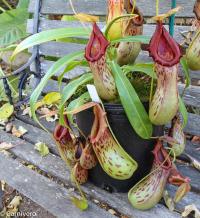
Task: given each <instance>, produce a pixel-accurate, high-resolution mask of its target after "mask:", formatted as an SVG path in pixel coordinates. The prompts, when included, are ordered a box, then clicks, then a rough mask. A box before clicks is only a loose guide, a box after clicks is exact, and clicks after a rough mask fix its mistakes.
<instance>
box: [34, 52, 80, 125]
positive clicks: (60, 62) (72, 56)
mask: <svg viewBox="0 0 200 218" xmlns="http://www.w3.org/2000/svg"><path fill="white" fill-rule="evenodd" d="M83 55H84V52H83V51H79V52H75V53H71V54H69V55H66V56H64V57H62V58H60V59H59V60H58V61H56V62H55V63H54V64H53V65H52V66H51V67H50V68H49V70H48V71H47V73H46V74H45V76H44V77H43V78H42V80H41V81H40V83H39V85H38V86H37V87H36V89H35V90H34V92H33V93H32V95H31V97H30V107H31V114H32V116H33V119H34V120H35V121H37V122H38V123H39V121H38V119H37V116H36V114H35V110H36V109H37V108H36V102H37V100H38V98H39V96H40V94H41V92H42V90H43V88H44V87H45V86H46V85H47V83H48V81H49V79H50V78H51V77H52V76H53V75H54V74H55V73H57V72H58V71H59V70H60V69H62V68H63V67H64V66H66V65H68V64H70V63H71V62H72V61H74V60H76V59H78V58H82V57H83ZM39 124H40V123H39Z"/></svg>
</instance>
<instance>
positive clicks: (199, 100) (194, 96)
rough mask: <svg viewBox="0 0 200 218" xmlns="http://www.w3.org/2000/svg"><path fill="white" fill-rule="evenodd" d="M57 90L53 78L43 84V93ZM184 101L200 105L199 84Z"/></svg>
mask: <svg viewBox="0 0 200 218" xmlns="http://www.w3.org/2000/svg"><path fill="white" fill-rule="evenodd" d="M65 86H66V83H63V84H62V86H61V89H63V88H64V87H65ZM183 89H184V85H183V84H179V92H180V93H182V90H183ZM52 91H54V92H57V91H59V89H58V82H57V81H55V80H49V81H48V85H47V86H45V88H44V89H43V93H48V92H52ZM184 101H185V104H186V105H190V106H193V107H197V108H199V107H200V87H199V86H190V87H189V88H188V89H187V90H186V92H185V95H184Z"/></svg>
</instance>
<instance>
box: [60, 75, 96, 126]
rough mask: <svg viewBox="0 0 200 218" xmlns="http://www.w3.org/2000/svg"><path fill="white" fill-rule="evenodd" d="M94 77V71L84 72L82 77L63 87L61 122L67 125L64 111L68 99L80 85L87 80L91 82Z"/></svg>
mask: <svg viewBox="0 0 200 218" xmlns="http://www.w3.org/2000/svg"><path fill="white" fill-rule="evenodd" d="M92 79H93V76H92V73H86V74H83V75H82V76H81V77H79V78H77V79H75V80H72V81H71V82H69V83H68V84H67V86H65V88H64V89H63V91H62V97H61V102H60V107H59V114H60V123H61V124H62V125H65V122H64V116H63V113H64V108H65V104H66V101H67V100H68V99H69V98H70V97H71V96H72V95H73V94H74V93H75V92H76V90H77V89H78V88H79V87H80V86H82V85H84V84H86V83H87V82H90V81H91V80H92Z"/></svg>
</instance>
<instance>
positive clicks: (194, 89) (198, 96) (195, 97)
mask: <svg viewBox="0 0 200 218" xmlns="http://www.w3.org/2000/svg"><path fill="white" fill-rule="evenodd" d="M178 86H179V93H180V94H182V91H183V90H184V87H185V85H183V84H179V85H178ZM184 101H185V103H186V104H187V105H190V106H193V107H197V108H199V107H200V86H189V87H188V88H187V89H186V91H185V94H184Z"/></svg>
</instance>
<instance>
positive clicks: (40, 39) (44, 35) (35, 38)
mask: <svg viewBox="0 0 200 218" xmlns="http://www.w3.org/2000/svg"><path fill="white" fill-rule="evenodd" d="M90 32H91V31H90V29H88V30H87V29H84V28H59V29H53V30H46V31H43V32H40V33H37V34H34V35H32V36H30V37H28V38H26V39H25V40H24V41H22V42H21V43H20V44H19V45H18V46H17V47H16V49H15V50H14V52H13V55H12V57H11V58H12V59H13V58H14V57H15V56H16V55H17V54H18V53H19V52H21V51H23V50H25V49H27V48H31V47H33V46H34V45H39V44H41V43H44V42H49V41H52V40H58V39H63V38H68V37H80V36H81V37H84V36H85V37H86V36H89V34H90Z"/></svg>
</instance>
